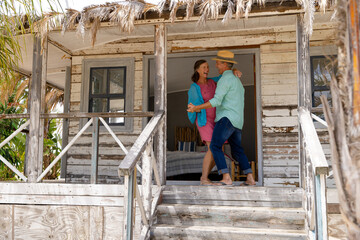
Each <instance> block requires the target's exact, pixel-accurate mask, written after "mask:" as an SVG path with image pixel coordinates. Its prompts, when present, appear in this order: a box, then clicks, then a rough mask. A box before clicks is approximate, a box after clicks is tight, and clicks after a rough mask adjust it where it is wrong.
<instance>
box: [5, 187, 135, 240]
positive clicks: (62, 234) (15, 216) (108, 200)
mask: <svg viewBox="0 0 360 240" xmlns="http://www.w3.org/2000/svg"><path fill="white" fill-rule="evenodd" d="M0 189H1V190H0V194H1V196H2V197H1V199H0V212H1V216H0V239H24V240H25V239H91V240H98V239H121V238H122V226H123V199H124V186H123V185H88V184H52V183H37V184H28V183H0ZM10 203H11V204H10ZM135 219H136V220H135V222H136V224H135V225H134V226H135V231H134V233H135V237H138V236H139V233H140V219H141V218H140V211H139V209H137V211H136V218H135ZM135 239H136V238H135Z"/></svg>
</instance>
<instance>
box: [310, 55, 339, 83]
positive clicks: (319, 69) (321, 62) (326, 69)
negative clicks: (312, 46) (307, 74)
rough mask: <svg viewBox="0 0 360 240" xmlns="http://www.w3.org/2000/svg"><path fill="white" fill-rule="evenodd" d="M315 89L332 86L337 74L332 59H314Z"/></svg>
mask: <svg viewBox="0 0 360 240" xmlns="http://www.w3.org/2000/svg"><path fill="white" fill-rule="evenodd" d="M312 69H313V76H314V79H313V81H314V87H322V86H326V87H329V86H330V81H331V77H332V76H333V75H334V74H336V73H335V69H334V67H333V66H332V64H331V61H330V59H327V58H324V57H319V58H316V57H314V58H312Z"/></svg>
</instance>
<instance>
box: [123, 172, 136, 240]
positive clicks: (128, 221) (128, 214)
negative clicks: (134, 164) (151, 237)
mask: <svg viewBox="0 0 360 240" xmlns="http://www.w3.org/2000/svg"><path fill="white" fill-rule="evenodd" d="M135 171H136V170H135ZM133 196H134V172H132V173H131V174H130V175H125V176H124V218H123V219H124V224H123V239H124V240H131V239H132V222H133V221H132V220H133V219H132V215H133V214H132V212H133V210H134V208H133V205H134V197H133Z"/></svg>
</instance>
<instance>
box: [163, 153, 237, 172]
mask: <svg viewBox="0 0 360 240" xmlns="http://www.w3.org/2000/svg"><path fill="white" fill-rule="evenodd" d="M205 154H206V152H183V151H168V152H167V153H166V177H171V176H176V175H181V174H190V173H201V172H202V164H203V159H204V156H205ZM226 162H227V164H228V166H229V167H230V164H231V160H230V159H229V158H226ZM212 171H216V166H215V167H214V168H213V169H212Z"/></svg>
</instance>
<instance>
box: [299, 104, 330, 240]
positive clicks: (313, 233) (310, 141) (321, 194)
mask: <svg viewBox="0 0 360 240" xmlns="http://www.w3.org/2000/svg"><path fill="white" fill-rule="evenodd" d="M299 122H300V128H301V132H302V134H303V138H302V139H300V148H302V147H303V146H304V149H300V151H305V154H304V156H305V161H304V165H305V168H304V171H305V172H304V174H305V175H304V177H305V183H304V184H305V186H304V189H305V206H304V207H305V213H306V222H307V224H308V225H307V229H308V231H309V237H310V239H322V240H325V239H328V232H327V224H328V223H327V207H326V176H327V175H328V173H329V165H328V163H327V161H326V158H325V154H324V151H323V149H322V146H321V144H320V140H319V137H318V135H317V133H316V130H315V126H314V123H313V120H312V117H311V115H310V112H309V111H308V110H306V108H304V107H300V108H299Z"/></svg>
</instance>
